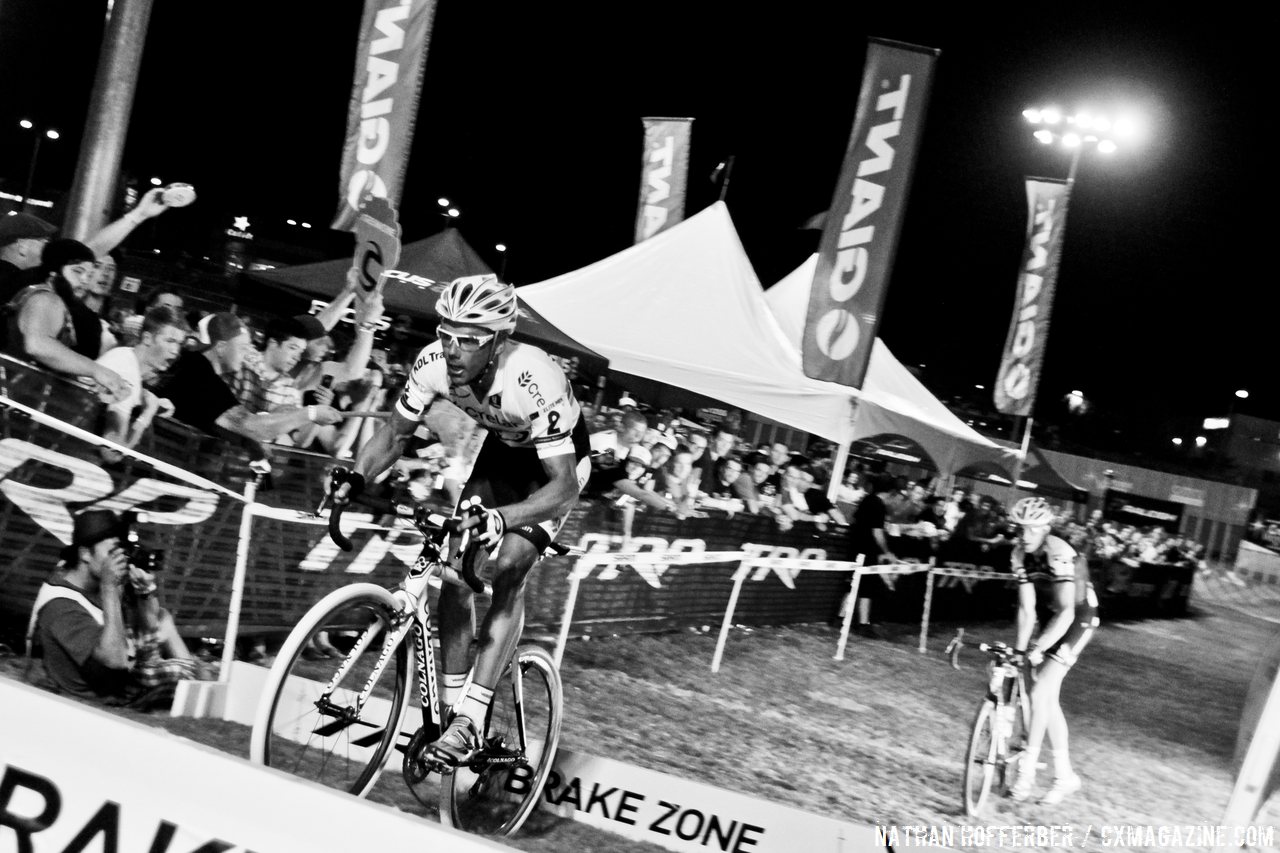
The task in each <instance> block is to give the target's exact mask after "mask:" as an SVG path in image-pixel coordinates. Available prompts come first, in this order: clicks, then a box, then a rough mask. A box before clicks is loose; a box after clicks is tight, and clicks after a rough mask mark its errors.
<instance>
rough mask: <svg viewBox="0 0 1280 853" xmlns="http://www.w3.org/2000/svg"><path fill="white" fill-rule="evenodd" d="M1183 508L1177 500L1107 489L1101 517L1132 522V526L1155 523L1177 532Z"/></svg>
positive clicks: (1184, 507)
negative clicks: (1164, 499)
mask: <svg viewBox="0 0 1280 853" xmlns="http://www.w3.org/2000/svg"><path fill="white" fill-rule="evenodd" d="M1184 509H1186V505H1185V504H1181V503H1178V502H1177V501H1163V500H1160V499H1159V498H1148V497H1143V496H1142V495H1131V494H1129V493H1128V492H1117V491H1114V490H1108V491H1107V494H1106V497H1105V498H1104V501H1103V505H1102V517H1103V518H1105V519H1107V520H1108V521H1118V522H1120V523H1121V524H1132V525H1133V526H1134V527H1142V528H1146V527H1151V526H1152V525H1155V526H1158V527H1163V528H1164V529H1165V530H1167V531H1169V532H1170V533H1177V532H1178V528H1179V527H1181V525H1182V511H1183V510H1184Z"/></svg>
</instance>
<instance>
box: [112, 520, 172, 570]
mask: <svg viewBox="0 0 1280 853" xmlns="http://www.w3.org/2000/svg"><path fill="white" fill-rule="evenodd" d="M120 520H121V524H122V525H123V527H124V529H125V535H124V536H123V537H122V538H121V542H120V548H121V550H123V551H124V553H125V556H126V557H128V559H129V565H130V566H132V567H133V568H135V569H141V570H142V571H144V572H148V573H150V574H155V573H156V572H158V571H161V570H162V569H164V551H161V550H159V549H156V548H143V547H142V546H141V545H139V544H138V531H136V530H134V529H133V525H134V524H135V523H136V522H138V521H139V520H142V521H145V520H146V519H145V517H143V518H140V517H139V515H138V513H136V512H126V513H122V514H121V516H120Z"/></svg>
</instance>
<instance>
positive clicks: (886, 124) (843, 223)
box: [801, 39, 938, 388]
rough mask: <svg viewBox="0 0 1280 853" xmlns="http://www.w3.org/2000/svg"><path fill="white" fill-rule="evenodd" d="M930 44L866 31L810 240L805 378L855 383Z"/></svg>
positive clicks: (876, 307)
mask: <svg viewBox="0 0 1280 853" xmlns="http://www.w3.org/2000/svg"><path fill="white" fill-rule="evenodd" d="M937 57H938V51H937V50H934V49H933V48H927V47H917V46H915V45H906V44H899V43H896V42H887V41H881V40H879V39H870V40H869V43H868V46H867V62H866V67H865V68H864V69H863V72H862V91H861V92H860V93H859V95H858V111H857V113H856V114H855V115H854V119H853V132H852V133H851V134H850V135H849V148H848V150H847V151H846V152H845V157H844V165H843V167H842V168H841V171H840V180H839V181H838V182H837V184H836V192H835V196H834V198H832V200H831V208H830V209H829V210H828V211H827V217H826V224H825V225H824V227H823V229H822V240H821V242H820V243H819V244H818V268H817V271H816V272H815V273H814V276H813V285H812V287H811V289H810V292H809V311H808V314H807V316H806V320H805V326H804V337H803V338H802V340H801V350H802V352H803V355H804V372H805V375H806V376H809V377H812V378H813V379H824V380H827V381H830V382H839V383H840V384H842V385H849V386H852V387H855V388H858V387H861V385H862V378H863V376H864V375H865V374H866V372H867V363H868V362H869V361H870V360H871V345H872V342H874V341H875V338H876V327H877V326H878V325H879V322H880V311H881V308H882V306H883V305H884V297H885V293H886V292H887V290H888V287H889V272H890V270H891V268H892V266H893V254H894V250H895V249H896V248H897V243H898V230H899V226H900V224H901V221H902V212H903V210H904V208H905V207H906V203H907V192H908V190H909V189H910V184H911V170H912V166H913V165H914V164H915V156H916V150H917V149H918V148H919V147H920V136H921V133H922V131H923V129H924V112H925V106H926V102H927V101H928V96H929V84H930V81H931V78H932V75H933V63H934V61H935V60H936V59H937Z"/></svg>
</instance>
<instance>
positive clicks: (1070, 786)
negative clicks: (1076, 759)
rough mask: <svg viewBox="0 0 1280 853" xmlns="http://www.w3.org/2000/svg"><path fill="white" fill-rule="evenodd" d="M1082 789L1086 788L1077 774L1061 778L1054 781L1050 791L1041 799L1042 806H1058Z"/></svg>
mask: <svg viewBox="0 0 1280 853" xmlns="http://www.w3.org/2000/svg"><path fill="white" fill-rule="evenodd" d="M1082 787H1084V782H1083V781H1081V779H1080V777H1079V776H1077V775H1076V774H1075V773H1072V774H1071V775H1070V776H1063V777H1061V778H1058V779H1054V780H1053V784H1052V785H1051V786H1050V787H1049V790H1048V791H1046V792H1045V795H1044V796H1043V797H1041V798H1040V805H1042V806H1056V805H1057V804H1058V803H1060V802H1062V801H1063V800H1065V799H1066V798H1067V797H1069V796H1071V795H1072V794H1074V793H1076V792H1077V791H1079V790H1080V789H1081V788H1082Z"/></svg>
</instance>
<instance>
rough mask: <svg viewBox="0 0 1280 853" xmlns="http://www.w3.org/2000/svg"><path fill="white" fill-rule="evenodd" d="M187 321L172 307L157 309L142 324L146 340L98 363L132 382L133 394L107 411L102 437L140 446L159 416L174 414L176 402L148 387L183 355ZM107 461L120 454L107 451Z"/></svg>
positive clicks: (109, 354)
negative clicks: (141, 440) (152, 422)
mask: <svg viewBox="0 0 1280 853" xmlns="http://www.w3.org/2000/svg"><path fill="white" fill-rule="evenodd" d="M190 331H191V330H190V328H188V326H187V322H186V320H184V319H182V315H181V314H179V313H178V312H177V311H174V310H173V309H172V308H153V309H151V310H150V311H148V312H147V317H146V320H144V321H143V324H142V337H141V340H139V341H138V343H137V344H136V345H135V346H132V347H116V348H115V349H112V350H108V351H107V352H105V353H103V354H102V355H101V356H99V357H98V363H99V364H101V365H102V366H104V367H106V368H108V369H110V370H113V371H115V372H116V373H118V374H119V375H120V376H121V377H123V378H124V380H125V381H126V382H128V383H129V393H128V394H127V395H126V396H125V397H124V399H122V400H120V401H119V402H116V403H112V404H111V405H109V406H108V407H107V409H106V411H105V412H104V418H105V423H104V425H103V430H102V437H103V438H108V439H110V440H112V441H114V442H116V443H117V444H123V445H124V446H125V447H136V446H137V444H138V441H139V439H141V438H142V435H143V433H145V432H146V431H147V428H148V427H150V426H151V421H152V419H153V418H154V417H155V416H156V415H157V414H164V415H171V414H173V403H171V402H169V400H167V399H165V398H163V397H158V396H156V394H154V393H153V392H151V391H150V390H148V389H147V388H145V387H144V386H145V385H150V384H154V383H155V381H156V379H157V377H159V375H160V374H161V373H163V372H164V371H166V370H168V369H169V368H170V367H171V366H172V365H173V363H174V362H175V361H177V360H178V356H179V355H181V354H182V343H183V341H185V340H186V339H187V334H188V333H189V332H190ZM102 455H103V458H104V459H106V460H107V461H108V462H116V461H119V458H120V454H119V453H118V452H117V451H114V450H109V449H106V448H103V451H102Z"/></svg>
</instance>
